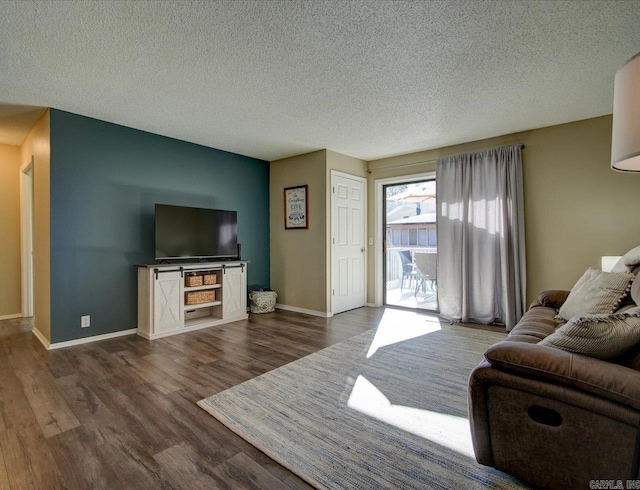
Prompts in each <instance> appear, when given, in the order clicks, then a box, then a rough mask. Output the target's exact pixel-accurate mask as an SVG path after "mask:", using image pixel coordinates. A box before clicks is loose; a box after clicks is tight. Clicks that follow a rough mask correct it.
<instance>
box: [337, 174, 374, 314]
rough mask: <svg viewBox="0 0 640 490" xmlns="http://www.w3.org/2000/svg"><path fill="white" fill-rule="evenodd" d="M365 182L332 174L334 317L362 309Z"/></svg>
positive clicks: (352, 177)
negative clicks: (355, 309) (344, 312)
mask: <svg viewBox="0 0 640 490" xmlns="http://www.w3.org/2000/svg"><path fill="white" fill-rule="evenodd" d="M366 194H367V193H366V181H365V179H362V178H360V177H356V176H350V175H347V174H342V173H339V172H335V171H333V172H331V277H332V305H331V312H332V313H333V314H336V313H340V312H342V311H346V310H352V309H354V308H359V307H361V306H364V305H365V262H366V261H365V257H366V247H365V233H366V230H365V212H366Z"/></svg>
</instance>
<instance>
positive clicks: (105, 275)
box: [35, 109, 269, 343]
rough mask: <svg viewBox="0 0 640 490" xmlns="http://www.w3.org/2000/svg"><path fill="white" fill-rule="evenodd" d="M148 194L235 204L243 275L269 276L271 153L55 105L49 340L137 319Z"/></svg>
mask: <svg viewBox="0 0 640 490" xmlns="http://www.w3.org/2000/svg"><path fill="white" fill-rule="evenodd" d="M35 178H37V176H36V177H35ZM155 203H163V204H173V205H178V206H195V207H203V208H213V209H229V210H235V211H237V212H238V241H239V242H240V243H241V244H242V258H243V259H245V260H250V261H251V263H250V264H249V267H248V284H262V285H269V164H268V162H265V161H262V160H257V159H254V158H249V157H245V156H241V155H236V154H233V153H228V152H225V151H221V150H216V149H214V148H207V147H204V146H199V145H196V144H192V143H187V142H184V141H179V140H175V139H171V138H166V137H164V136H159V135H155V134H151V133H146V132H144V131H138V130H135V129H131V128H127V127H124V126H119V125H116V124H111V123H107V122H104V121H99V120H96V119H91V118H88V117H83V116H78V115H76V114H71V113H68V112H64V111H60V110H55V109H52V110H51V341H52V343H55V342H63V341H68V340H74V339H79V338H83V337H89V336H94V335H100V334H106V333H112V332H117V331H121V330H128V329H132V328H136V326H137V311H138V310H137V308H138V306H137V270H136V268H135V267H134V265H135V264H141V263H153V261H154V252H155V250H154V205H155ZM82 315H91V327H89V328H82V329H81V328H80V317H81V316H82Z"/></svg>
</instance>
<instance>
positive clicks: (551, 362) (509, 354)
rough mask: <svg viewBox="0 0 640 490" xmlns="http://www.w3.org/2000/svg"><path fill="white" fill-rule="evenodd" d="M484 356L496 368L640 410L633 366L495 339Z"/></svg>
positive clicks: (639, 390) (638, 376)
mask: <svg viewBox="0 0 640 490" xmlns="http://www.w3.org/2000/svg"><path fill="white" fill-rule="evenodd" d="M484 355H485V358H486V359H487V361H488V362H489V363H490V364H491V366H492V367H494V368H496V369H501V370H504V371H511V372H514V373H518V374H522V375H525V376H529V377H533V378H538V379H544V380H548V381H551V382H553V383H556V384H564V385H568V386H573V387H575V388H578V389H580V390H582V391H586V392H589V393H593V394H595V395H598V396H601V397H603V398H606V399H609V400H612V401H615V402H618V403H622V404H624V405H628V406H630V407H633V408H634V409H636V410H640V372H639V371H635V370H634V369H630V368H627V367H624V366H620V365H618V364H614V363H611V362H607V361H602V360H600V359H594V358H591V357H587V356H583V355H580V354H573V353H571V352H566V351H563V350H560V349H555V348H553V347H546V346H542V345H537V344H529V343H525V342H504V341H503V342H498V343H497V344H495V345H493V346H491V347H489V349H487V351H486V352H485V354H484Z"/></svg>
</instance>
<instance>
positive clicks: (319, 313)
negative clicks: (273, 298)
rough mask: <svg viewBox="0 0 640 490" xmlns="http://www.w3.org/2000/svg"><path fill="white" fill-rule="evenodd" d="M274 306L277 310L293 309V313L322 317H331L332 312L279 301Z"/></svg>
mask: <svg viewBox="0 0 640 490" xmlns="http://www.w3.org/2000/svg"><path fill="white" fill-rule="evenodd" d="M276 308H278V309H279V310H285V311H293V312H295V313H305V314H307V315H313V316H321V317H322V318H331V317H332V316H333V313H330V312H328V311H315V310H307V309H306V308H298V307H297V306H288V305H281V304H280V303H276Z"/></svg>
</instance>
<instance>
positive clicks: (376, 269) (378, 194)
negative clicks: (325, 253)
mask: <svg viewBox="0 0 640 490" xmlns="http://www.w3.org/2000/svg"><path fill="white" fill-rule="evenodd" d="M435 178H436V173H435V171H432V172H423V173H420V174H411V175H399V176H397V177H387V178H385V179H375V180H374V181H373V182H374V185H375V190H374V196H373V203H374V210H375V220H374V221H375V225H374V238H373V240H374V242H373V243H374V246H375V257H374V262H373V275H374V278H373V281H374V296H373V300H374V306H382V285H383V282H384V281H383V280H382V269H383V267H382V259H383V257H384V253H383V247H384V242H383V240H382V189H383V186H385V185H388V184H404V183H406V182H420V181H422V180H430V179H435Z"/></svg>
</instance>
